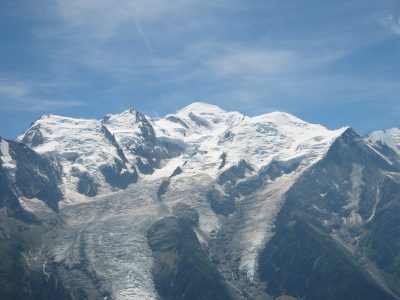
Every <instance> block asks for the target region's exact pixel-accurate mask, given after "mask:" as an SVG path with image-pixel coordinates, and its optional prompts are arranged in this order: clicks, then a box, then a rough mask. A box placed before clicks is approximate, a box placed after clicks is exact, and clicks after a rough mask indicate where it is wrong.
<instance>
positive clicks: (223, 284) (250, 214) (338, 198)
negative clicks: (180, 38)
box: [0, 103, 400, 300]
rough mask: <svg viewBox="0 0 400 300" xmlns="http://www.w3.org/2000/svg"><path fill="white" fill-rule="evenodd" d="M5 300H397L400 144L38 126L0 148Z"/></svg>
mask: <svg viewBox="0 0 400 300" xmlns="http://www.w3.org/2000/svg"><path fill="white" fill-rule="evenodd" d="M0 299H3V300H6V299H108V300H110V299H171V300H175V299H187V300H196V299H204V300H206V299H211V300H212V299H216V300H225V299H258V300H260V299H282V300H284V299H286V300H288V299H305V300H313V299H318V300H321V299H324V300H329V299H352V300H357V299H360V300H361V299H363V300H368V299H374V300H375V299H376V300H386V299H387V300H389V299H400V130H399V129H397V128H393V129H388V130H384V131H377V132H372V133H370V134H368V135H366V136H360V135H358V134H357V133H356V132H354V131H353V130H352V129H351V128H350V127H346V128H341V129H338V130H334V131H332V130H328V129H327V128H325V127H323V126H321V125H315V124H309V123H307V122H305V121H302V120H300V119H298V118H296V117H295V116H293V115H290V114H287V113H282V112H273V113H268V114H264V115H260V116H255V117H248V116H245V115H243V114H241V113H239V112H226V111H224V110H222V109H220V108H218V107H216V106H214V105H209V104H205V103H193V104H191V105H189V106H187V107H185V108H183V109H181V110H180V111H178V112H177V113H176V114H170V115H167V116H166V117H164V118H162V119H159V120H152V119H151V118H149V117H148V116H146V115H144V114H142V113H140V112H138V111H136V110H134V109H128V110H126V111H124V112H122V113H121V114H116V115H106V116H105V117H104V118H103V119H102V120H88V119H74V118H68V117H62V116H56V115H45V116H42V117H41V118H39V119H38V120H37V121H36V122H34V123H33V124H32V125H31V127H30V128H29V129H28V130H27V131H26V132H25V133H24V134H22V135H21V136H19V137H18V138H17V140H15V141H11V140H5V139H0Z"/></svg>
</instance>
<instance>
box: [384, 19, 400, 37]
mask: <svg viewBox="0 0 400 300" xmlns="http://www.w3.org/2000/svg"><path fill="white" fill-rule="evenodd" d="M380 21H381V24H382V25H383V26H384V27H386V28H388V29H389V30H390V31H391V32H392V33H394V34H397V35H400V17H396V16H394V15H388V16H386V17H383V18H381V20H380Z"/></svg>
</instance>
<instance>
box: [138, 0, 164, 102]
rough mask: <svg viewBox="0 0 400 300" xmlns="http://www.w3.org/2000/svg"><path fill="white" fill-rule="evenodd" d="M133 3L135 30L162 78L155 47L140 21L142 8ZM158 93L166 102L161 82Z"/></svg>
mask: <svg viewBox="0 0 400 300" xmlns="http://www.w3.org/2000/svg"><path fill="white" fill-rule="evenodd" d="M132 2H133V6H134V11H135V16H134V22H135V28H136V31H137V32H138V34H139V35H140V37H141V38H142V39H143V41H144V43H145V45H146V49H147V51H148V52H149V54H150V59H151V62H152V64H153V68H154V70H155V72H156V73H157V76H158V77H160V73H159V65H158V64H157V62H156V60H155V54H154V49H153V46H152V45H151V42H150V39H149V38H148V37H147V35H146V33H145V32H144V30H143V27H142V22H141V21H140V19H141V17H140V15H141V12H140V6H139V5H138V4H137V3H136V1H132ZM157 87H158V91H159V93H160V96H161V99H162V100H163V101H164V102H165V101H166V98H165V95H164V93H163V91H162V89H161V85H160V82H158V86H157Z"/></svg>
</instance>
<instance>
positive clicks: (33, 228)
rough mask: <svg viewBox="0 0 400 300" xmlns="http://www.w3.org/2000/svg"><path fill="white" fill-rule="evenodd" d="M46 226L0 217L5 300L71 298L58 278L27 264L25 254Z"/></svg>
mask: <svg viewBox="0 0 400 300" xmlns="http://www.w3.org/2000/svg"><path fill="white" fill-rule="evenodd" d="M42 230H43V228H42V227H41V226H37V225H27V224H25V223H23V222H21V221H18V220H15V219H11V218H8V217H6V216H1V218H0V291H1V299H2V300H8V299H9V300H15V299H70V297H69V295H68V294H67V293H66V292H65V290H64V289H63V288H62V287H61V286H57V282H56V280H55V278H53V277H52V276H50V278H47V276H46V275H45V274H44V273H43V271H42V270H40V269H39V270H32V269H30V268H29V267H28V265H27V263H26V260H25V258H24V255H26V254H27V253H28V251H29V249H33V248H35V247H37V246H38V244H39V242H40V236H41V234H42Z"/></svg>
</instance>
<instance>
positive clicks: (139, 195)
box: [19, 103, 347, 299]
mask: <svg viewBox="0 0 400 300" xmlns="http://www.w3.org/2000/svg"><path fill="white" fill-rule="evenodd" d="M346 129H347V128H343V129H339V130H335V131H330V130H328V129H326V128H325V127H323V126H321V125H315V124H309V123H307V122H304V121H302V120H300V119H298V118H296V117H295V116H292V115H290V114H286V113H282V112H274V113H269V114H265V115H261V116H256V117H249V116H245V115H243V114H241V113H239V112H226V111H224V110H222V109H220V108H218V107H216V106H213V105H209V104H204V103H193V104H191V105H189V106H188V107H186V108H183V109H181V110H180V111H178V112H177V113H176V114H170V115H167V116H166V117H165V118H162V119H160V120H156V121H154V120H151V119H150V118H148V117H147V116H144V115H143V114H141V113H139V112H136V111H135V110H132V109H129V110H127V111H124V112H123V113H121V114H118V115H107V116H106V117H105V118H104V119H103V120H101V121H98V120H84V119H72V118H65V117H59V116H45V117H42V118H41V119H39V120H38V121H36V122H35V123H34V124H33V125H32V127H31V128H30V129H29V130H28V131H27V132H26V133H25V134H24V135H23V136H21V137H20V138H19V139H20V140H21V141H23V142H24V143H26V144H28V145H30V146H32V148H34V149H35V150H36V151H38V152H39V153H43V154H46V155H49V156H52V157H54V158H55V159H57V160H58V161H59V163H60V164H61V165H62V167H63V172H64V174H63V175H64V183H65V185H66V194H65V200H64V205H62V206H61V212H60V218H61V220H62V222H60V224H62V225H60V226H59V227H57V230H58V231H59V234H58V239H57V242H56V243H55V244H54V243H52V240H51V238H50V236H49V239H48V242H49V244H48V245H47V246H48V248H47V250H46V251H45V252H44V254H43V255H44V257H42V259H43V261H45V259H46V258H47V257H52V258H54V260H55V261H56V262H58V263H60V264H63V265H66V266H68V267H71V266H74V265H76V264H79V263H82V262H85V263H84V264H83V265H84V266H86V268H88V270H87V271H88V272H89V273H90V272H91V273H93V274H95V276H96V278H98V280H99V282H100V284H101V286H102V287H104V289H107V290H110V291H111V293H112V295H113V298H116V299H132V298H137V299H139V298H140V299H155V298H156V292H155V288H154V284H153V281H152V275H151V270H152V257H151V253H150V250H149V247H148V245H147V241H146V232H147V229H148V228H149V226H150V225H151V224H152V223H154V222H155V221H157V220H159V219H160V218H162V217H164V216H166V215H170V214H171V213H172V212H171V210H172V207H173V206H174V205H175V204H177V203H180V202H184V203H187V204H189V205H190V206H192V207H193V208H195V209H196V210H197V211H198V213H199V217H200V220H199V221H200V226H199V227H200V228H199V234H201V237H202V242H204V243H205V244H207V245H208V246H209V247H210V249H211V251H212V252H213V251H215V252H216V253H215V254H213V253H212V254H213V255H216V256H218V249H217V248H218V247H223V248H224V249H226V251H227V253H229V254H230V255H228V256H226V255H225V257H221V259H220V269H221V272H222V273H223V274H224V275H227V274H235V275H232V276H233V277H232V281H234V282H235V283H236V284H238V285H240V282H241V280H243V279H242V278H241V276H243V274H244V277H246V278H247V279H249V280H255V278H256V277H257V257H258V252H259V251H260V250H261V248H262V247H263V246H264V245H265V243H266V242H267V241H268V240H269V239H270V238H271V236H272V234H273V224H274V220H275V217H276V214H277V213H278V212H279V209H280V207H281V205H282V203H283V201H284V199H285V193H286V191H287V190H288V189H289V188H290V186H291V185H292V184H293V183H294V182H295V180H296V179H297V178H298V176H300V175H301V174H302V173H303V172H304V171H305V170H307V169H308V168H309V167H310V166H312V165H313V164H314V163H316V162H317V161H319V160H320V159H321V158H322V157H323V156H324V155H325V154H326V152H327V151H328V150H329V148H330V146H331V144H332V143H333V142H334V141H335V140H336V139H337V138H338V137H339V136H341V135H342V133H343V132H344V131H345V130H346ZM241 164H244V165H245V166H246V168H247V169H246V171H244V173H243V174H242V173H240V172H241V170H240V168H239V167H238V166H240V165H241ZM101 166H120V169H119V172H120V173H124V172H134V171H136V170H138V173H139V175H138V181H137V182H136V181H135V183H134V184H133V183H130V184H128V185H127V186H126V187H125V190H123V189H117V188H113V187H111V186H110V185H109V183H108V182H107V181H106V179H105V177H104V173H102V171H101V170H102V169H101ZM178 167H179V168H180V170H181V171H182V172H179V173H174V171H175V170H176V169H177V168H178ZM76 169H77V170H80V171H81V173H80V174H84V173H88V174H89V175H90V176H91V177H93V180H94V182H95V184H97V185H98V188H99V192H98V195H97V196H96V197H94V198H93V197H87V196H85V195H79V194H77V193H76V191H77V185H78V184H79V182H78V181H79V180H82V178H79V176H75V175H76V171H75V172H73V170H76ZM235 172H236V173H235ZM173 174H174V175H173ZM224 176H225V177H226V178H227V179H226V178H225V177H224ZM235 176H236V177H235ZM222 177H223V178H224V179H221V178H222ZM162 182H168V184H166V190H165V191H163V194H162V197H158V196H157V195H158V189H159V187H160V185H161V183H162ZM213 189H215V191H216V192H215V194H216V195H220V196H221V199H227V200H226V201H231V202H232V203H231V204H232V205H233V206H234V209H233V210H232V211H231V212H229V213H227V214H224V213H221V212H219V211H217V210H216V209H215V208H213V207H211V205H210V201H211V200H210V196H209V192H210V191H211V190H213ZM221 199H216V201H217V202H218V201H222V200H221ZM224 201H225V200H224ZM67 204H68V205H67ZM54 245H55V246H54ZM229 276H230V275H229Z"/></svg>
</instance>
